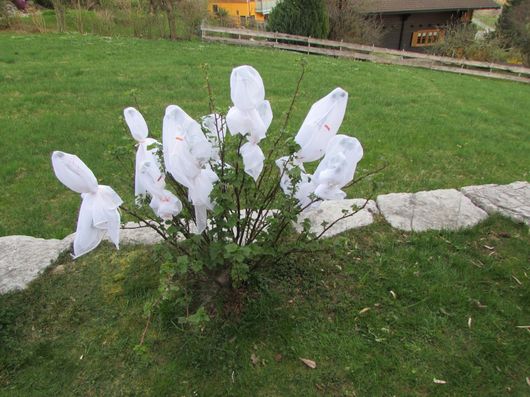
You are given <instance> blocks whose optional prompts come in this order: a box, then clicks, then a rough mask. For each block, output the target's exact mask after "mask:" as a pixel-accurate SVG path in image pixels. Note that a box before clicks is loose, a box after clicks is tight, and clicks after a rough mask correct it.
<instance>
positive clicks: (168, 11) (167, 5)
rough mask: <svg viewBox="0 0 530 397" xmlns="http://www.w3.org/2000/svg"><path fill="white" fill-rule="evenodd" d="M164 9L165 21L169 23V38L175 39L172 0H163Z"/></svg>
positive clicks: (173, 4) (175, 28)
mask: <svg viewBox="0 0 530 397" xmlns="http://www.w3.org/2000/svg"><path fill="white" fill-rule="evenodd" d="M165 9H166V15H167V23H168V25H169V38H170V39H171V40H176V39H177V21H176V20H175V3H174V0H165Z"/></svg>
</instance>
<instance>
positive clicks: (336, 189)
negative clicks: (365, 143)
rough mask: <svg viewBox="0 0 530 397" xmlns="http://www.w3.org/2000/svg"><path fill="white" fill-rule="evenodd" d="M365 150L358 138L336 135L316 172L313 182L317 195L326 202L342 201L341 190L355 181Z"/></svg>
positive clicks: (344, 194) (342, 194) (343, 194)
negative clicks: (354, 177) (356, 171)
mask: <svg viewBox="0 0 530 397" xmlns="http://www.w3.org/2000/svg"><path fill="white" fill-rule="evenodd" d="M362 157H363V148H362V146H361V143H360V142H359V141H358V140H357V138H352V137H350V136H346V135H336V136H335V137H334V138H333V139H331V141H330V142H329V144H328V147H327V148H326V154H325V156H324V158H323V159H322V161H321V162H320V164H319V165H318V167H317V169H316V170H315V172H314V174H313V178H312V182H313V183H314V185H315V186H316V188H315V191H314V193H315V195H316V196H318V197H320V198H322V199H324V200H342V199H344V198H345V197H346V193H344V192H343V191H342V190H341V189H342V188H343V187H344V186H346V184H348V183H349V182H351V181H352V180H353V176H354V174H355V169H356V167H357V163H358V162H359V161H360V160H361V159H362Z"/></svg>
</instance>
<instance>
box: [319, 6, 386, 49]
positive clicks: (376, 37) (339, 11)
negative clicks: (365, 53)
mask: <svg viewBox="0 0 530 397" xmlns="http://www.w3.org/2000/svg"><path fill="white" fill-rule="evenodd" d="M363 4H364V0H326V6H327V10H328V16H329V27H330V29H329V38H330V39H331V40H343V41H347V42H351V43H359V44H367V45H377V44H379V43H380V41H381V38H382V37H383V26H382V24H381V21H380V20H379V19H378V18H377V17H375V16H367V15H366V14H364V13H362V7H363Z"/></svg>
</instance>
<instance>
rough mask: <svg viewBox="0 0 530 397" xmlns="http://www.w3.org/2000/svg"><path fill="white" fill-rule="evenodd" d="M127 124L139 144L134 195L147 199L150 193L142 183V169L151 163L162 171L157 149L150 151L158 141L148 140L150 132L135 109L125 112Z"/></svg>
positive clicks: (130, 108) (128, 109)
mask: <svg viewBox="0 0 530 397" xmlns="http://www.w3.org/2000/svg"><path fill="white" fill-rule="evenodd" d="M123 116H124V118H125V122H126V123H127V126H128V127H129V130H130V131H131V135H132V136H133V138H134V139H135V140H136V142H138V150H137V151H136V166H135V175H134V195H135V196H136V197H137V198H141V197H145V195H146V194H147V193H149V192H148V189H147V186H146V185H145V183H144V182H143V181H142V177H141V167H142V164H143V163H144V162H150V163H152V164H153V166H156V167H158V168H159V169H160V165H159V164H158V158H157V157H156V152H157V148H156V147H153V148H151V149H149V146H153V145H155V144H158V141H157V140H156V139H152V138H148V134H149V130H148V128H147V123H146V122H145V119H144V117H143V116H142V114H141V113H140V112H139V111H138V110H136V109H135V108H132V107H129V108H126V109H125V110H124V111H123Z"/></svg>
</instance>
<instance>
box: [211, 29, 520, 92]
mask: <svg viewBox="0 0 530 397" xmlns="http://www.w3.org/2000/svg"><path fill="white" fill-rule="evenodd" d="M201 30H202V39H203V40H205V41H212V42H221V43H227V44H237V45H247V46H257V47H271V48H278V49H283V50H290V51H297V52H302V53H307V54H320V55H329V56H336V57H344V58H351V59H356V60H363V61H371V62H376V63H384V64H393V65H405V66H413V67H419V68H426V69H432V70H439V71H444V72H451V73H459V74H467V75H473V76H481V77H489V78H495V79H502V80H512V81H518V82H522V83H530V68H524V67H520V66H514V65H504V64H497V63H489V62H479V61H469V60H465V59H456V58H450V57H441V56H435V55H429V54H423V53H417V52H410V51H399V50H392V49H388V48H380V47H372V46H365V45H360V44H352V43H345V42H340V41H331V40H322V39H315V38H312V37H305V36H296V35H290V34H285V33H273V32H264V31H255V30H248V29H238V28H225V27H216V26H205V25H203V26H202V27H201Z"/></svg>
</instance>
